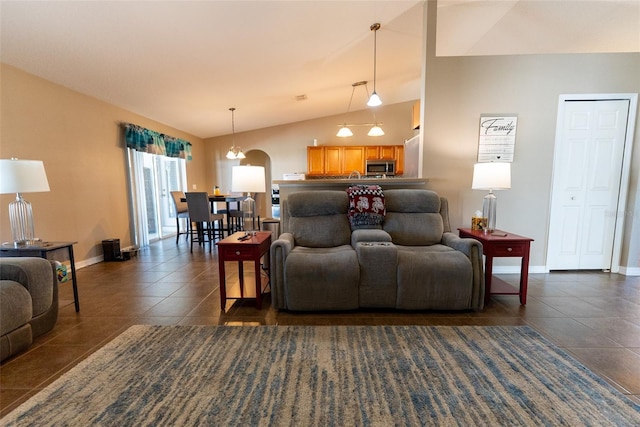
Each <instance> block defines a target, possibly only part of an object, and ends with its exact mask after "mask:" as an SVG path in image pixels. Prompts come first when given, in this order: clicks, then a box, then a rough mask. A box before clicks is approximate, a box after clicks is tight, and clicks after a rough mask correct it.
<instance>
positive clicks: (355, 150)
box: [342, 147, 364, 174]
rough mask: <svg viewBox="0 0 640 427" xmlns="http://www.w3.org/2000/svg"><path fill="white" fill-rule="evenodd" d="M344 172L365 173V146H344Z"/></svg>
mask: <svg viewBox="0 0 640 427" xmlns="http://www.w3.org/2000/svg"><path fill="white" fill-rule="evenodd" d="M342 166H343V167H342V173H343V174H349V173H351V172H353V171H358V172H360V173H361V174H363V173H364V147H344V151H343V163H342Z"/></svg>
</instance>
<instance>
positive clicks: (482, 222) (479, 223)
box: [471, 211, 487, 230]
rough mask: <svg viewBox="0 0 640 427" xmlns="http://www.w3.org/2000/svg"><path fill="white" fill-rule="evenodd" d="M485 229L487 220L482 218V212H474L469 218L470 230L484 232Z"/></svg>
mask: <svg viewBox="0 0 640 427" xmlns="http://www.w3.org/2000/svg"><path fill="white" fill-rule="evenodd" d="M485 228H487V218H486V217H484V216H482V212H480V211H476V213H475V214H474V215H473V216H472V217H471V229H472V230H484V229H485Z"/></svg>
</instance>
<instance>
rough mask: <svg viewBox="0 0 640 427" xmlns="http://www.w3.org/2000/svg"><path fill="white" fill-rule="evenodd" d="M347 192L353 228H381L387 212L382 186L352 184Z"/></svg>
mask: <svg viewBox="0 0 640 427" xmlns="http://www.w3.org/2000/svg"><path fill="white" fill-rule="evenodd" d="M347 194H348V195H349V222H350V223H351V228H352V229H356V228H380V226H381V224H382V221H383V220H384V216H385V214H386V208H385V205H384V193H383V192H382V187H380V186H379V185H351V186H350V187H349V188H347Z"/></svg>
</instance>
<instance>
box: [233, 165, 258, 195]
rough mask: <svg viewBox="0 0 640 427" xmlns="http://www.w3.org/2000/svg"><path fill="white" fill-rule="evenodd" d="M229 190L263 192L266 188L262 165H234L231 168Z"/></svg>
mask: <svg viewBox="0 0 640 427" xmlns="http://www.w3.org/2000/svg"><path fill="white" fill-rule="evenodd" d="M231 191H233V192H239V193H264V192H265V191H267V190H266V184H265V178H264V167H263V166H234V167H233V168H232V169H231Z"/></svg>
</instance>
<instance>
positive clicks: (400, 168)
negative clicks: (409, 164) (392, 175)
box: [393, 145, 404, 175]
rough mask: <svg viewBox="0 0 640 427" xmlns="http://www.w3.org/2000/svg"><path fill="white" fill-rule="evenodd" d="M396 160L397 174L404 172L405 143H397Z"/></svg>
mask: <svg viewBox="0 0 640 427" xmlns="http://www.w3.org/2000/svg"><path fill="white" fill-rule="evenodd" d="M393 159H394V160H395V161H396V175H402V174H403V173H404V145H396V146H395V150H394V158H393Z"/></svg>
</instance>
